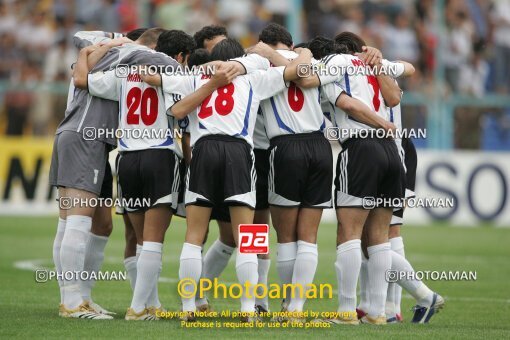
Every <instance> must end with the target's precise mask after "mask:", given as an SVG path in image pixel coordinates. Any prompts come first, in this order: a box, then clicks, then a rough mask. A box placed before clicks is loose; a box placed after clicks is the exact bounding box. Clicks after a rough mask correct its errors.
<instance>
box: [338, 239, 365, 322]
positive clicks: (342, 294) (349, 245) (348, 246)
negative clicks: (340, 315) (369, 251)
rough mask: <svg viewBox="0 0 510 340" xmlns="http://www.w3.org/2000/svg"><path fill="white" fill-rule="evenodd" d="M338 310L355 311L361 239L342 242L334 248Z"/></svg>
mask: <svg viewBox="0 0 510 340" xmlns="http://www.w3.org/2000/svg"><path fill="white" fill-rule="evenodd" d="M335 268H336V276H337V281H338V311H339V312H354V311H356V285H357V284H358V276H359V271H360V268H361V240H359V239H355V240H350V241H347V242H344V243H342V244H340V245H339V246H338V247H337V248H336V262H335Z"/></svg>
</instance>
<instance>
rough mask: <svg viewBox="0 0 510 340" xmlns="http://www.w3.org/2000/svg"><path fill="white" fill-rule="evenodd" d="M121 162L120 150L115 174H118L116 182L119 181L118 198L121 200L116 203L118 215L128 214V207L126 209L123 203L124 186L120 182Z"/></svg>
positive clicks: (116, 160)
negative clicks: (118, 203)
mask: <svg viewBox="0 0 510 340" xmlns="http://www.w3.org/2000/svg"><path fill="white" fill-rule="evenodd" d="M119 162H120V152H118V153H117V156H116V157H115V174H116V175H117V176H116V177H117V178H116V182H117V198H118V200H119V202H120V205H116V206H115V213H116V214H117V215H124V214H127V211H126V209H124V206H123V205H122V188H121V187H120V182H119Z"/></svg>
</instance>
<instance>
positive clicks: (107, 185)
mask: <svg viewBox="0 0 510 340" xmlns="http://www.w3.org/2000/svg"><path fill="white" fill-rule="evenodd" d="M99 197H101V198H113V175H112V167H111V166H110V162H109V161H108V160H107V161H106V168H105V171H104V177H103V184H102V185H101V193H100V194H99Z"/></svg>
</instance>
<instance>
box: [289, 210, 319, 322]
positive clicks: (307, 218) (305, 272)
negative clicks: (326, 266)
mask: <svg viewBox="0 0 510 340" xmlns="http://www.w3.org/2000/svg"><path fill="white" fill-rule="evenodd" d="M321 217H322V209H313V208H301V209H299V215H298V222H297V234H298V241H297V254H296V261H295V264H294V271H293V275H292V284H294V285H299V287H303V295H302V296H295V297H292V301H291V302H290V304H289V306H288V310H289V311H291V312H302V311H303V306H304V304H305V301H306V297H305V291H304V288H305V287H307V285H309V284H311V283H313V278H314V276H315V272H316V270H317V263H318V252H317V231H318V230H319V224H320V221H321Z"/></svg>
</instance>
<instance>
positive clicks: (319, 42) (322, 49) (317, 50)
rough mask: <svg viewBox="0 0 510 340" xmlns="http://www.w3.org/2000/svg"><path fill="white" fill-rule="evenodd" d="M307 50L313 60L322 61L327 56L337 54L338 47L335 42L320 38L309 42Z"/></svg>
mask: <svg viewBox="0 0 510 340" xmlns="http://www.w3.org/2000/svg"><path fill="white" fill-rule="evenodd" d="M308 48H309V49H310V51H311V52H312V54H313V57H314V58H315V59H322V58H324V57H325V56H327V55H330V54H333V53H338V46H337V44H336V43H335V41H334V40H333V39H329V38H326V37H322V36H319V37H315V38H313V39H312V40H310V42H309V43H308Z"/></svg>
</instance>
